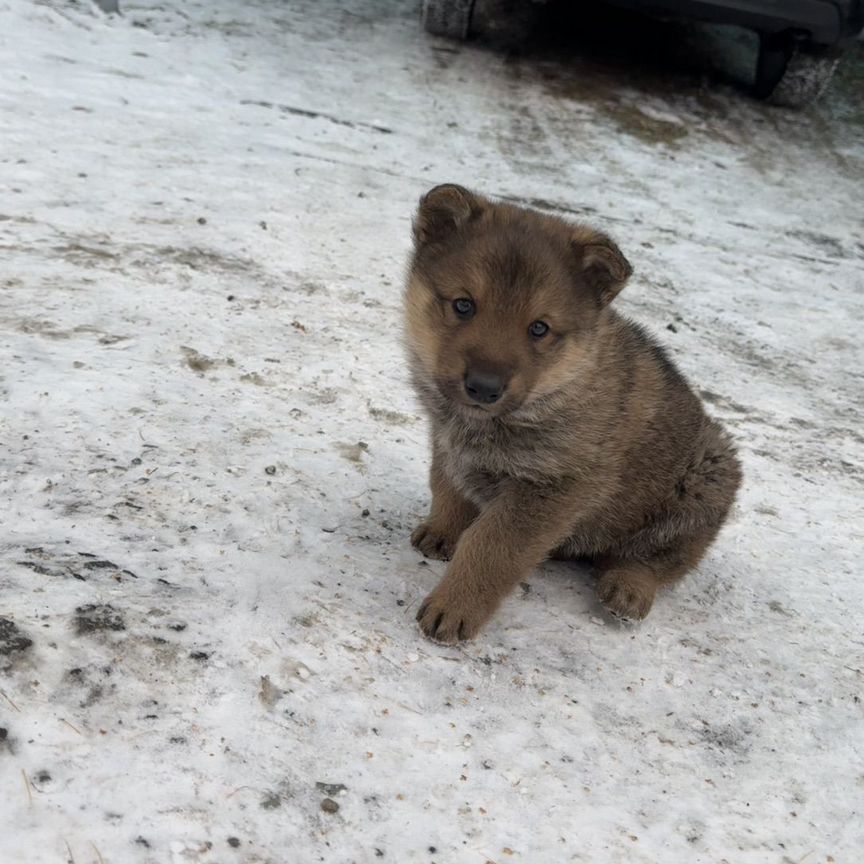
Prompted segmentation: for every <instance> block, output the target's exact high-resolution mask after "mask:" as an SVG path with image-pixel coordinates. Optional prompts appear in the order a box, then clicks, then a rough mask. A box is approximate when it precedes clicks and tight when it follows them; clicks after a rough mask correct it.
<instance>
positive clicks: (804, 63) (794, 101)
mask: <svg viewBox="0 0 864 864" xmlns="http://www.w3.org/2000/svg"><path fill="white" fill-rule="evenodd" d="M839 62H840V51H839V50H838V49H831V48H819V47H815V46H808V45H807V44H806V43H802V42H800V41H798V40H796V39H795V38H794V37H792V36H788V35H785V34H784V35H780V36H763V37H762V40H761V45H760V48H759V60H758V62H757V65H756V84H755V86H754V92H755V94H756V96H757V97H759V98H760V99H764V100H766V101H767V102H769V103H770V104H772V105H779V106H782V107H784V108H804V107H805V106H807V105H809V104H811V103H812V102H815V101H816V100H817V99H818V98H819V97H820V96H821V95H822V93H824V92H825V88H826V87H827V86H828V84H829V83H830V81H831V78H832V76H833V75H834V72H835V70H836V69H837V64H838V63H839Z"/></svg>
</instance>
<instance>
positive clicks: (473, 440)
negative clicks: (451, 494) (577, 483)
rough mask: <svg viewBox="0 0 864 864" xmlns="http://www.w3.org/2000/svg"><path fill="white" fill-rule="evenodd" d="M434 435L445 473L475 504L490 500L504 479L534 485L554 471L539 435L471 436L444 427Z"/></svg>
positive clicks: (503, 433) (552, 453) (551, 453)
mask: <svg viewBox="0 0 864 864" xmlns="http://www.w3.org/2000/svg"><path fill="white" fill-rule="evenodd" d="M435 434H436V439H437V443H438V446H439V452H440V453H441V454H442V457H443V462H444V470H445V472H446V473H447V475H448V477H449V478H450V479H451V480H452V482H453V483H454V485H455V486H456V487H457V488H458V489H460V490H461V491H462V492H463V494H464V495H466V497H468V498H469V499H471V500H472V501H474V502H475V503H477V504H482V503H485V502H487V501H488V500H489V499H490V498H492V497H493V496H494V495H495V493H496V491H497V489H498V487H499V485H500V484H501V483H502V482H503V481H505V480H510V479H513V480H523V481H526V482H530V483H536V482H538V480H542V479H543V478H544V477H547V476H550V475H554V473H555V472H556V465H555V464H554V463H556V462H557V460H556V459H555V458H554V456H555V454H554V451H553V450H550V448H549V447H548V445H547V446H545V447H544V442H543V441H542V440H539V439H540V438H542V436H539V438H538V436H532V435H513V434H509V433H506V432H501V431H497V432H492V433H488V434H483V433H479V432H478V433H474V432H471V431H470V430H465V429H462V428H459V427H456V428H448V427H447V426H446V425H445V426H443V427H441V428H439V429H438V430H436V433H435Z"/></svg>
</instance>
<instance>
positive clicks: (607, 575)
mask: <svg viewBox="0 0 864 864" xmlns="http://www.w3.org/2000/svg"><path fill="white" fill-rule="evenodd" d="M414 240H415V251H414V256H413V258H412V261H411V267H410V272H409V277H408V286H407V292H406V315H407V344H408V351H409V355H410V362H411V372H412V377H413V381H414V385H415V386H416V388H417V392H418V394H419V396H420V399H421V400H422V402H423V405H424V407H425V408H426V410H427V411H428V413H429V417H430V420H431V424H432V470H431V486H432V508H431V512H430V513H429V517H428V518H427V519H426V521H425V522H424V523H423V524H422V525H420V526H419V527H418V528H417V529H416V530H415V531H414V533H413V534H412V536H411V542H412V543H413V544H414V546H416V547H417V548H418V549H419V550H420V551H421V552H423V554H424V555H427V556H429V557H431V558H440V559H445V560H446V559H450V558H452V559H453V560H452V563H451V564H450V566H449V569H448V570H447V574H446V576H445V577H444V579H443V580H442V581H441V583H440V584H439V585H438V587H437V588H436V589H435V590H434V591H433V592H432V593H431V594H430V595H429V596H428V597H427V598H426V599H425V600H424V601H423V603H422V605H421V607H420V611H419V612H418V614H417V620H418V621H419V622H420V626H421V627H422V629H423V632H424V633H426V634H427V635H428V636H430V637H432V638H433V639H437V640H439V641H442V642H453V641H456V640H458V639H469V638H471V637H472V636H474V635H475V634H476V633H477V632H478V630H479V629H480V628H481V627H482V626H483V624H484V623H485V622H486V621H487V620H488V619H489V617H490V616H491V615H492V613H493V612H494V611H495V609H496V608H497V607H498V605H499V604H500V603H501V601H502V599H503V598H504V597H505V596H506V595H507V594H508V593H509V592H510V590H511V589H512V588H513V587H514V586H515V585H516V584H517V583H518V582H520V581H521V580H524V579H526V578H527V577H528V576H529V574H530V573H531V571H532V570H533V569H534V568H535V567H536V566H537V565H538V564H539V563H540V562H541V561H543V560H544V559H546V558H549V557H556V558H577V557H580V558H581V557H589V558H591V559H592V560H593V561H594V564H595V566H596V569H597V572H598V575H599V582H598V594H599V596H600V599H601V600H602V601H603V602H604V603H605V604H606V605H607V607H608V608H609V610H610V611H611V612H613V613H615V614H616V615H619V616H623V617H626V618H644V617H645V615H647V614H648V611H649V610H650V609H651V604H652V603H653V601H654V595H655V593H656V592H657V589H658V588H660V587H662V586H664V585H669V584H671V583H672V582H675V581H676V580H677V579H680V578H681V577H682V576H683V575H684V574H685V573H686V572H687V571H688V570H690V569H691V568H692V567H694V566H695V565H696V564H697V563H698V561H699V560H700V558H702V556H703V555H704V553H705V551H706V549H707V548H708V546H709V544H710V543H711V541H712V540H713V539H714V537H715V535H716V534H717V532H718V530H719V529H720V526H721V525H722V524H723V521H724V519H725V518H726V515H727V513H728V512H729V508H730V507H731V505H732V502H733V500H734V498H735V492H736V490H737V488H738V485H739V483H740V480H741V469H740V465H739V462H738V460H737V458H736V456H735V451H734V447H733V445H732V442H731V440H730V438H729V436H728V435H727V434H726V432H725V431H724V430H723V429H722V428H721V427H720V426H719V425H718V424H717V423H715V422H714V421H713V420H711V419H710V418H708V417H707V416H706V414H705V412H704V411H703V409H702V405H701V404H700V402H699V400H698V399H697V397H696V396H695V395H694V394H693V392H692V391H691V390H690V388H689V387H688V385H687V383H686V382H685V380H684V379H683V377H682V376H681V375H680V373H679V372H678V370H677V369H676V368H675V366H674V365H673V364H672V363H671V362H670V360H669V359H668V358H667V357H666V355H665V353H664V352H663V350H662V349H661V348H660V347H658V346H657V345H656V344H655V343H654V342H653V341H652V340H651V339H650V337H649V336H647V335H646V334H645V332H644V331H643V330H642V329H641V328H640V327H638V326H637V325H636V324H633V323H632V322H630V321H627V320H626V319H624V318H621V317H620V316H619V315H618V314H616V313H615V312H613V311H612V310H611V309H609V303H610V301H611V300H612V299H613V298H614V297H615V295H616V294H617V293H618V292H619V291H620V290H621V288H622V287H623V286H624V283H625V282H626V281H627V279H628V277H629V276H630V274H631V268H630V265H629V264H628V262H627V260H626V259H625V258H624V256H623V255H622V254H621V252H620V250H619V249H618V247H617V246H616V245H615V244H614V243H613V242H612V241H611V240H610V239H609V238H608V237H606V236H605V235H603V234H600V233H598V232H597V231H595V230H593V229H591V228H587V227H585V226H582V225H572V224H569V223H567V222H565V221H563V220H561V219H557V218H555V217H552V216H547V215H543V214H540V213H536V212H533V211H530V210H524V209H521V208H518V207H514V206H511V205H509V204H499V203H493V202H491V201H489V200H487V199H485V198H482V197H480V196H478V195H475V194H473V193H471V192H469V191H468V190H466V189H463V188H462V187H460V186H452V185H446V186H438V187H436V188H435V189H432V190H431V191H430V192H429V193H428V194H427V195H426V196H425V197H424V198H423V199H422V201H421V203H420V209H419V211H418V213H417V217H416V220H415V223H414Z"/></svg>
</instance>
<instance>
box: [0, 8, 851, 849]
mask: <svg viewBox="0 0 864 864" xmlns="http://www.w3.org/2000/svg"><path fill="white" fill-rule="evenodd" d="M718 38H720V43H716V44H715V43H713V42H712V43H711V45H712V46H713V47H710V50H709V47H705V48H704V53H703V54H702V55H701V56H702V57H703V58H704V66H703V68H702V69H701V70H700V69H699V68H698V64H697V68H696V69H695V71H694V70H693V69H691V68H687V69H683V70H681V69H679V68H678V67H677V66H676V67H675V68H673V67H672V66H671V65H670V66H666V67H664V65H663V64H662V63H661V64H660V65H659V67H658V66H657V65H656V64H655V65H649V66H647V67H646V66H640V65H639V64H637V63H636V62H635V61H634V64H628V63H627V62H622V61H621V60H620V58H616V59H604V57H603V56H602V51H601V52H600V55H599V56H597V55H596V54H595V55H592V56H590V57H588V56H585V55H583V54H582V53H580V51H578V50H576V49H574V50H573V51H572V52H568V51H566V50H564V49H563V48H562V47H561V46H560V45H557V44H556V45H554V46H546V45H543V44H541V45H540V46H539V47H538V48H536V49H534V50H529V51H526V52H524V53H513V52H507V51H497V50H491V49H488V48H483V47H478V46H476V45H461V44H453V43H448V42H445V41H443V40H440V39H433V38H431V37H427V36H426V35H425V34H424V33H423V31H422V28H421V26H420V23H419V15H418V4H416V3H402V2H397V0H388V2H373V0H354V2H350V3H347V2H343V3H338V2H335V0H332V2H331V0H317V2H312V0H305V2H299V0H296V2H287V0H286V2H278V0H253V2H243V3H239V2H229V0H210V2H203V0H191V2H184V3H164V4H159V3H151V2H140V0H139V2H134V3H133V2H126V3H123V2H121V14H120V15H111V16H108V15H105V14H103V13H101V12H100V11H99V10H98V8H97V7H95V6H92V5H89V4H87V3H84V2H71V0H70V2H63V0H42V2H23V0H0V61H2V68H3V85H2V87H0V247H2V260H3V266H2V272H0V328H2V336H0V395H2V400H3V401H2V403H0V441H2V450H0V464H2V473H0V554H2V559H0V561H2V563H0V861H2V862H3V864H42V862H44V864H53V862H69V864H127V862H128V864H139V862H140V864H163V862H166V864H188V862H198V864H215V862H219V864H265V862H266V864H283V862H312V861H326V862H335V864H343V862H344V864H348V862H357V864H360V862H367V861H369V862H372V861H378V860H381V861H383V862H387V861H394V862H400V864H401V862H427V864H432V862H437V864H452V862H457V864H461V862H466V864H484V862H494V864H504V862H530V864H536V862H550V864H558V862H597V864H607V862H609V864H616V862H622V864H624V862H626V864H634V862H644V864H659V862H662V864H694V862H695V864H698V862H704V864H720V862H725V864H768V862H784V864H793V862H794V864H799V862H806V864H829V862H836V864H855V862H858V861H861V860H862V854H864V827H862V826H864V817H862V814H861V802H862V800H864V758H862V757H864V705H862V702H861V694H862V685H864V628H862V623H861V622H862V615H861V610H862V608H864V579H862V564H861V560H862V546H864V544H862V525H864V512H862V510H864V496H862V481H864V437H862V434H864V433H862V424H861V416H862V414H861V411H862V401H864V380H862V370H864V365H862V347H861V335H860V332H861V330H860V328H861V326H862V314H864V275H862V274H864V234H862V216H864V211H862V204H861V190H862V183H864V135H862V131H864V114H862V112H861V109H860V105H861V86H862V81H864V76H862V70H864V51H862V49H864V44H862V43H858V44H857V45H856V47H855V52H854V54H853V56H852V57H851V58H850V59H849V60H848V61H847V63H846V65H845V67H844V68H843V69H842V70H841V74H840V76H839V79H838V81H837V82H835V84H834V86H833V87H832V89H831V90H830V91H829V93H828V94H827V96H826V97H825V100H824V101H823V103H822V104H820V105H819V106H817V107H816V108H813V109H810V110H808V111H805V112H801V113H793V112H785V111H778V110H776V109H771V108H769V107H766V106H764V105H761V104H758V103H756V102H753V101H751V100H750V98H749V97H748V96H747V94H746V93H745V92H743V90H742V88H741V86H740V82H739V81H738V79H737V78H736V75H737V73H735V72H734V71H733V72H729V73H728V74H727V73H725V72H724V71H723V69H722V68H720V67H718V66H717V65H716V63H717V57H718V56H720V57H722V56H723V51H721V50H720V49H719V48H718V47H717V44H719V45H720V46H721V47H722V44H723V41H722V40H723V39H724V38H726V36H724V35H722V34H721V36H720V37H718ZM729 40H730V41H729V44H728V48H729V51H730V52H731V51H732V49H733V48H735V49H736V50H738V49H740V50H741V51H744V50H745V49H746V48H747V44H746V40H745V42H741V40H740V39H738V37H737V36H736V37H735V38H733V37H731V36H730V37H729ZM694 50H697V49H694ZM698 50H701V49H698ZM698 50H697V57H698V56H700V55H698ZM718 52H719V53H718ZM640 62H641V61H640ZM445 181H453V182H459V183H462V184H464V185H466V186H469V187H472V188H476V189H478V190H479V191H482V192H485V193H488V194H496V195H500V196H503V197H506V198H509V199H511V200H516V201H519V202H522V203H526V204H531V205H533V206H537V207H540V208H544V209H548V210H552V211H553V212H559V213H563V214H564V215H569V216H573V217H574V218H583V219H586V220H589V221H591V222H593V223H594V224H596V225H598V226H599V227H601V228H603V229H604V230H608V231H610V232H611V233H612V234H613V235H614V236H615V237H616V239H617V240H618V242H619V243H620V245H621V247H622V248H623V249H624V251H625V253H626V254H627V255H628V257H629V258H630V260H631V261H632V262H633V264H634V266H635V269H636V276H635V277H634V280H633V282H632V284H631V285H630V286H629V287H628V288H627V289H625V291H624V292H623V294H622V296H621V298H620V300H619V301H617V302H618V304H619V308H620V309H621V310H622V311H623V312H625V313H627V314H630V315H632V316H633V317H634V318H636V319H637V320H639V321H640V322H642V323H644V324H645V325H647V326H648V327H649V328H650V329H651V330H652V331H653V332H654V333H656V334H658V336H660V338H661V339H662V341H663V343H664V344H665V345H667V346H668V347H669V349H670V351H671V353H672V355H673V356H674V358H675V359H676V361H677V362H678V364H679V365H680V366H681V368H682V369H683V370H684V371H685V372H686V374H687V375H688V376H689V377H690V378H691V380H692V381H693V382H694V385H695V386H696V387H697V388H698V389H699V390H700V391H701V392H702V394H703V397H704V399H705V400H706V402H707V404H708V407H709V409H710V411H711V412H712V413H713V414H714V415H715V416H717V417H718V418H720V419H721V420H722V421H723V422H724V423H725V424H727V426H728V427H729V428H730V429H731V430H732V431H733V432H734V434H735V436H736V438H737V440H738V442H739V445H740V451H741V456H742V460H743V463H744V468H745V475H746V477H745V485H744V487H743V489H742V492H741V494H740V496H739V500H738V506H737V508H736V512H735V515H734V518H733V519H732V520H731V522H730V523H729V524H728V526H727V527H726V528H725V529H724V531H723V532H722V534H721V536H720V537H719V538H718V541H717V543H716V544H715V546H714V547H713V549H712V551H711V553H710V555H709V556H708V558H707V559H706V560H705V562H704V563H703V564H702V565H701V566H700V567H699V569H698V571H697V572H696V573H694V574H693V575H692V576H691V577H690V578H688V579H687V580H685V581H684V582H683V583H682V584H681V585H680V586H679V587H677V588H676V589H674V590H673V591H670V592H668V593H667V594H665V595H663V596H662V597H661V598H660V599H659V600H658V602H657V603H656V604H655V607H654V610H653V612H652V613H651V615H650V617H649V618H648V619H647V620H646V621H645V622H644V623H642V624H641V625H640V626H638V627H627V626H622V625H620V624H618V623H617V622H615V621H614V620H612V619H611V618H609V617H608V616H607V615H606V614H605V613H604V611H603V610H602V608H601V607H600V606H599V605H598V603H597V601H596V599H595V597H594V593H593V585H592V580H591V576H590V574H589V573H588V572H587V571H586V570H584V569H580V568H579V567H577V566H575V565H567V564H559V563H556V564H548V565H546V566H544V567H543V568H542V569H541V570H540V571H538V572H537V573H536V574H535V575H534V576H533V577H532V578H531V579H530V581H528V582H526V583H524V584H523V585H522V586H521V587H520V588H519V589H518V590H517V592H516V594H515V596H513V597H512V599H511V600H510V601H509V602H508V603H507V604H506V605H505V606H504V607H503V608H502V609H501V611H500V612H499V613H498V615H497V616H496V617H495V619H494V620H493V621H492V622H491V624H490V625H489V626H488V628H487V629H486V630H485V631H484V632H483V633H482V634H481V636H480V638H479V639H478V640H476V641H475V642H470V643H466V644H464V645H461V646H459V647H442V646H439V645H436V644H433V643H431V642H429V641H427V640H425V639H424V638H423V637H422V635H421V634H420V632H419V630H418V629H417V626H416V624H415V622H414V615H415V613H416V609H417V606H418V603H419V602H420V600H421V599H422V598H423V597H424V596H425V595H426V593H428V591H429V590H431V588H432V587H434V585H435V584H436V582H437V580H438V579H439V578H440V576H441V575H442V573H443V569H444V566H445V565H443V564H441V563H439V562H426V561H424V560H422V558H421V556H419V555H418V554H417V553H416V552H415V551H414V550H413V549H411V547H410V544H409V542H408V536H409V534H410V531H411V529H412V528H413V527H414V526H415V525H416V524H417V522H418V521H419V520H420V519H421V518H422V516H423V515H424V513H425V510H426V507H427V505H428V488H427V476H426V472H427V467H428V453H427V443H426V426H425V422H424V419H423V417H422V416H421V414H420V411H419V408H418V404H417V401H416V399H415V398H414V395H413V394H412V392H411V390H410V388H409V386H408V383H407V376H406V370H405V365H404V362H403V359H402V357H403V353H402V347H401V344H400V339H401V319H400V314H401V285H402V278H403V274H404V268H405V262H406V256H407V254H408V251H409V248H410V220H411V215H412V211H413V209H414V207H415V206H416V202H417V199H418V198H419V196H420V195H421V194H422V193H423V192H424V191H425V190H426V189H428V188H429V187H430V186H432V185H434V184H436V183H439V182H445Z"/></svg>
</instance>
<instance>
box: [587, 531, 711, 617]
mask: <svg viewBox="0 0 864 864" xmlns="http://www.w3.org/2000/svg"><path fill="white" fill-rule="evenodd" d="M712 539H713V533H712V534H711V535H705V536H702V537H696V538H688V539H687V540H683V541H682V542H681V543H680V544H679V545H677V546H675V547H673V548H671V549H666V550H664V551H662V552H658V553H656V554H654V555H647V556H640V557H638V558H628V557H617V556H615V555H606V556H603V557H602V558H600V559H598V560H597V561H595V570H596V572H597V575H598V577H599V578H598V580H597V597H598V598H599V600H600V602H601V603H603V605H604V606H605V607H606V608H607V609H608V610H609V611H610V612H611V613H612V614H613V615H615V616H616V617H618V618H627V619H630V620H641V619H642V618H644V617H645V616H646V615H647V614H648V613H649V612H650V611H651V607H652V606H653V605H654V597H655V596H656V594H657V592H658V591H659V590H660V589H661V588H664V587H667V586H669V585H673V584H674V583H675V582H677V581H678V580H679V579H681V578H682V577H683V576H684V575H685V574H686V573H687V572H689V571H690V570H692V569H693V568H694V567H695V566H696V565H697V564H698V563H699V561H700V560H701V558H702V556H703V555H704V554H705V551H706V550H707V548H708V546H709V545H710V543H711V540H712Z"/></svg>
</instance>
